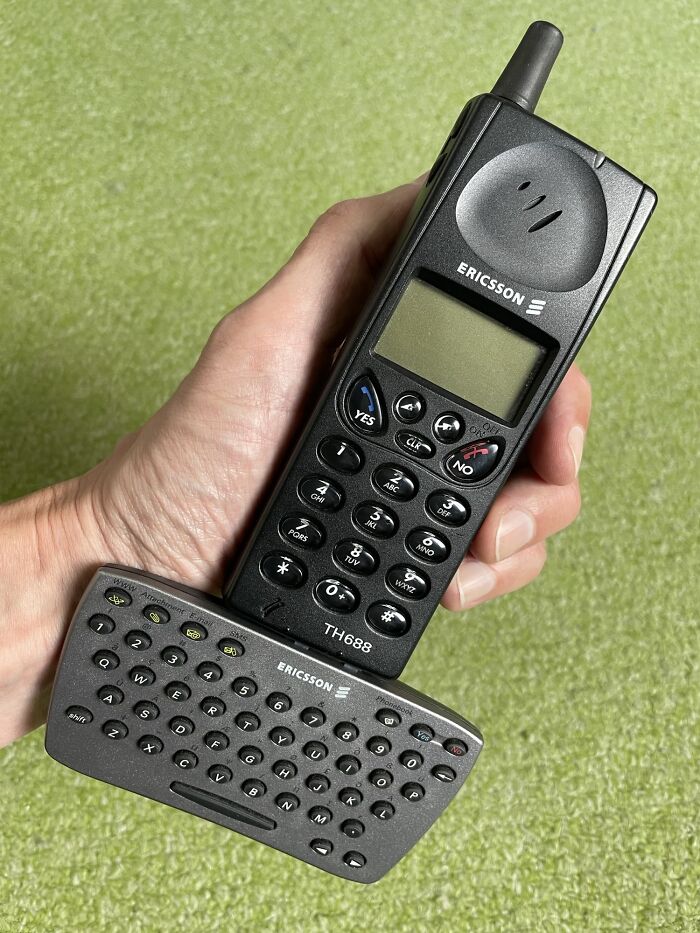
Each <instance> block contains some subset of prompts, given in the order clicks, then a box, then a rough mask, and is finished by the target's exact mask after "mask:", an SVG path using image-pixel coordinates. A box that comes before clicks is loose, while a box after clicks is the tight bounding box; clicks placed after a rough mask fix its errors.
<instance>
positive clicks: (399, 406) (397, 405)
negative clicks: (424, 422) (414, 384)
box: [394, 392, 425, 424]
mask: <svg viewBox="0 0 700 933" xmlns="http://www.w3.org/2000/svg"><path fill="white" fill-rule="evenodd" d="M424 412H425V402H424V401H423V399H422V398H421V397H420V395H418V394H417V393H416V392H404V393H403V394H402V395H399V397H398V398H397V399H396V401H395V402H394V414H395V415H396V417H397V418H398V420H399V421H403V423H404V424H413V423H414V422H416V421H420V419H421V418H422V417H423V414H424Z"/></svg>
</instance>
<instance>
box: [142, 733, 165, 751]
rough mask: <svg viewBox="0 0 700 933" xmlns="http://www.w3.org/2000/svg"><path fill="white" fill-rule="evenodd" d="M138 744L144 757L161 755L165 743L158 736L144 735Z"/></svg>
mask: <svg viewBox="0 0 700 933" xmlns="http://www.w3.org/2000/svg"><path fill="white" fill-rule="evenodd" d="M136 744H137V746H138V747H139V748H140V749H141V751H142V752H143V753H144V755H159V754H160V752H162V751H163V743H162V741H161V740H160V739H159V738H158V736H157V735H142V736H141V738H140V739H139V740H138V742H137V743H136Z"/></svg>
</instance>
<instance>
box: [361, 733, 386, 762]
mask: <svg viewBox="0 0 700 933" xmlns="http://www.w3.org/2000/svg"><path fill="white" fill-rule="evenodd" d="M367 748H368V749H369V750H370V751H371V752H372V754H373V755H378V756H379V757H380V758H383V757H384V755H388V754H389V752H390V751H391V742H390V741H389V739H384V738H382V736H381V735H374V736H372V738H371V739H369V741H368V742H367Z"/></svg>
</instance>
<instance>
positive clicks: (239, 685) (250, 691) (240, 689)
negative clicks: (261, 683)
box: [231, 677, 258, 697]
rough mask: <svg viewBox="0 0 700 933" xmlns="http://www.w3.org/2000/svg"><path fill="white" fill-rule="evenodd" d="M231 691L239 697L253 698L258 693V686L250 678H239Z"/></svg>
mask: <svg viewBox="0 0 700 933" xmlns="http://www.w3.org/2000/svg"><path fill="white" fill-rule="evenodd" d="M231 689H232V690H233V692H234V693H235V694H236V695H237V696H239V697H252V696H255V694H256V693H257V692H258V685H257V684H256V683H255V681H254V680H251V678H250V677H237V678H236V679H235V680H234V682H233V683H232V684H231Z"/></svg>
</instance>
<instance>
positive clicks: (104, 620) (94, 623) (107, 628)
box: [88, 613, 114, 635]
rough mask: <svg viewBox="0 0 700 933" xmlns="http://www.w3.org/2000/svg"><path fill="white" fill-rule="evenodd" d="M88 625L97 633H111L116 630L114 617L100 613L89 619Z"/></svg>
mask: <svg viewBox="0 0 700 933" xmlns="http://www.w3.org/2000/svg"><path fill="white" fill-rule="evenodd" d="M88 625H89V626H90V628H91V629H92V630H93V632H94V633H95V634H96V635H109V633H110V632H113V631H114V619H111V618H110V617H109V616H105V615H101V614H99V613H98V614H97V615H94V616H92V617H91V618H90V619H89V620H88Z"/></svg>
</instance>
